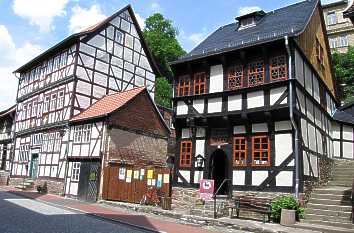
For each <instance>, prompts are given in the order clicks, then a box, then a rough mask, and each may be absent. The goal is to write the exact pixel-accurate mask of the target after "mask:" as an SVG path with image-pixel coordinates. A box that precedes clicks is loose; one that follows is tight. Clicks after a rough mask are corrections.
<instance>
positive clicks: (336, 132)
mask: <svg viewBox="0 0 354 233" xmlns="http://www.w3.org/2000/svg"><path fill="white" fill-rule="evenodd" d="M332 132H333V134H332V135H333V138H335V139H340V126H339V124H338V123H336V122H332Z"/></svg>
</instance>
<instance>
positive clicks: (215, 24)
mask: <svg viewBox="0 0 354 233" xmlns="http://www.w3.org/2000/svg"><path fill="white" fill-rule="evenodd" d="M298 1H299V0H266V1H259V0H218V1H215V0H193V1H191V0H174V1H168V0H130V1H129V0H100V1H98V0H0V81H1V82H0V111H2V110H5V109H6V108H8V107H10V106H11V105H13V104H15V102H16V94H17V85H18V79H17V78H16V77H15V76H14V74H13V73H12V72H13V71H14V70H15V69H16V68H18V67H20V66H21V65H23V64H25V63H26V62H27V61H29V60H31V59H32V58H34V57H35V56H37V55H38V54H40V53H41V52H43V51H45V50H46V49H48V48H50V47H51V46H53V45H55V44H56V43H58V42H59V41H61V40H63V39H64V38H65V37H67V36H69V35H70V34H72V33H75V32H77V31H80V30H81V29H84V28H87V27H88V26H91V25H93V24H95V23H97V22H99V21H101V20H102V19H104V18H105V17H107V16H110V15H112V14H113V13H115V12H116V11H118V10H119V9H121V8H122V7H124V6H126V5H127V4H131V5H132V7H133V10H134V12H135V14H136V16H137V18H138V20H139V24H140V25H141V26H142V27H143V26H144V20H145V19H146V18H147V17H149V16H150V15H152V14H154V13H156V12H160V13H162V14H163V15H164V17H165V18H168V19H170V20H172V22H173V25H174V26H175V27H176V28H177V29H178V31H179V35H178V40H179V42H180V43H181V45H182V47H183V48H184V49H185V50H186V51H187V52H188V51H190V50H191V49H193V48H194V47H195V46H196V45H197V44H198V43H200V42H201V41H202V40H203V39H205V38H206V37H207V36H208V35H209V34H210V33H212V32H213V31H214V30H216V29H217V28H219V27H220V26H222V25H225V24H228V23H231V22H233V21H234V20H235V17H237V16H238V15H242V14H245V13H248V12H251V11H254V10H258V9H262V10H264V11H266V12H267V11H271V10H274V9H277V8H280V7H283V6H286V5H290V4H293V3H296V2H298ZM334 1H335V0H334ZM334 1H333V0H322V3H325V4H326V3H330V2H334Z"/></svg>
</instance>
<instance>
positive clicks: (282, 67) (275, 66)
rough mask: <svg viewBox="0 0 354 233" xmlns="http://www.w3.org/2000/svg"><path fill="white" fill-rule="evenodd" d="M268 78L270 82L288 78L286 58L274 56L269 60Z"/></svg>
mask: <svg viewBox="0 0 354 233" xmlns="http://www.w3.org/2000/svg"><path fill="white" fill-rule="evenodd" d="M270 77H271V80H275V81H276V80H283V79H287V78H288V71H287V66H286V56H285V55H281V56H276V57H272V58H271V59H270Z"/></svg>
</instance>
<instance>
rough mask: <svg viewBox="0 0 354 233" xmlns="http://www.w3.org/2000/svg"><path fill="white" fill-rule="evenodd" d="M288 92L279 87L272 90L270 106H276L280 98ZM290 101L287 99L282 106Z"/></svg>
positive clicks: (284, 88)
mask: <svg viewBox="0 0 354 233" xmlns="http://www.w3.org/2000/svg"><path fill="white" fill-rule="evenodd" d="M285 91H286V87H279V88H275V89H271V90H270V105H274V104H275V102H277V101H278V100H279V98H280V96H281V95H282V94H283V93H284V92H285ZM287 102H288V100H287V98H285V99H284V100H283V101H282V102H281V104H285V103H287Z"/></svg>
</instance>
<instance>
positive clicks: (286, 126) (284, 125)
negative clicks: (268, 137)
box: [274, 121, 292, 131]
mask: <svg viewBox="0 0 354 233" xmlns="http://www.w3.org/2000/svg"><path fill="white" fill-rule="evenodd" d="M274 128H275V131H281V130H291V129H292V127H291V123H290V121H276V122H275V126H274Z"/></svg>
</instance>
